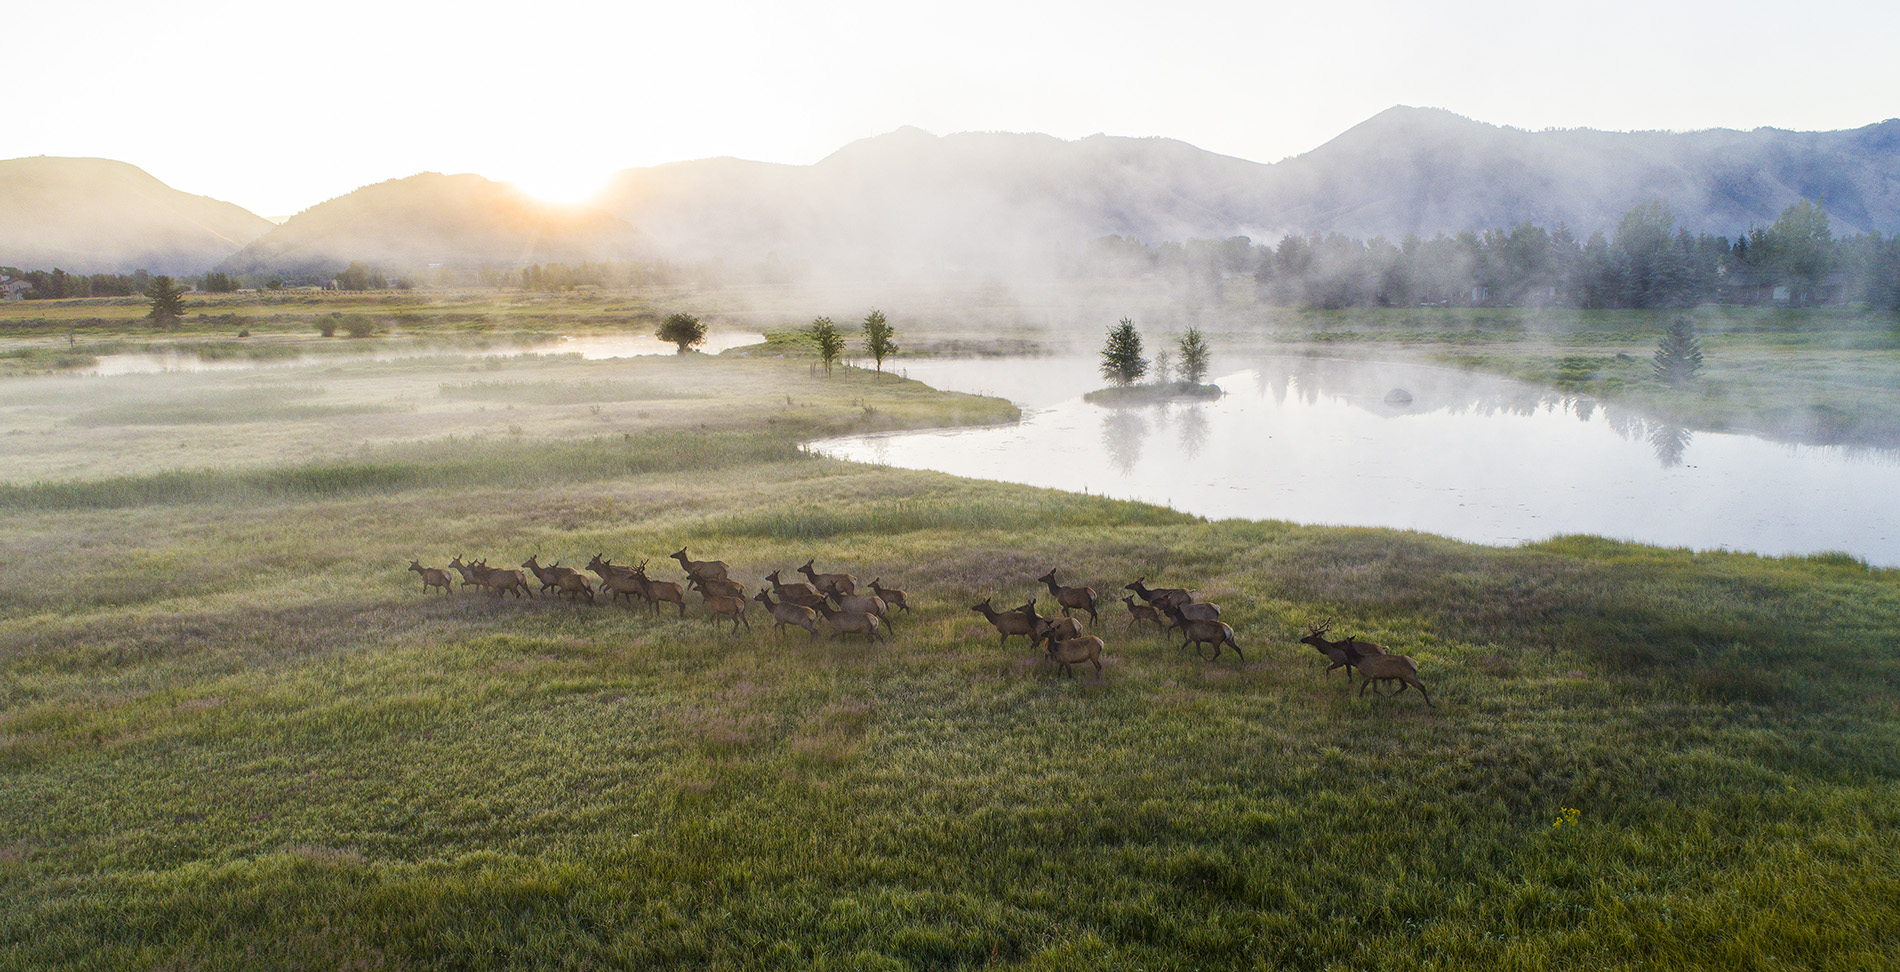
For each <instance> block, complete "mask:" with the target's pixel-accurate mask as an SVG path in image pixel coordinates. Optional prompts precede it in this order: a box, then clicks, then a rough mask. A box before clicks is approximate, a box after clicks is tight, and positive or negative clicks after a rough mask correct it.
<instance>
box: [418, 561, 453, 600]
mask: <svg viewBox="0 0 1900 972" xmlns="http://www.w3.org/2000/svg"><path fill="white" fill-rule="evenodd" d="M409 569H410V570H413V571H415V572H416V573H418V574H421V575H422V593H424V594H427V593H429V588H431V587H440V588H442V593H444V594H453V593H455V580H454V579H453V578H451V577H450V576H449V572H448V571H446V570H443V569H442V568H440V567H424V566H422V562H421V561H419V560H411V561H410V562H409Z"/></svg>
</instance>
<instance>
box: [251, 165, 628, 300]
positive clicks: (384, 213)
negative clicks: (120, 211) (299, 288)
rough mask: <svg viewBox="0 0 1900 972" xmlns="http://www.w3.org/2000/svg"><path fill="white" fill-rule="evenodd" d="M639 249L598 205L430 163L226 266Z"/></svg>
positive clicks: (305, 269)
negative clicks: (543, 197) (559, 199)
mask: <svg viewBox="0 0 1900 972" xmlns="http://www.w3.org/2000/svg"><path fill="white" fill-rule="evenodd" d="M640 252H641V235H640V233H639V232H638V231H636V230H635V229H634V228H633V227H631V226H629V225H627V224H626V222H624V221H622V220H620V219H617V218H615V217H613V216H610V215H608V214H606V213H603V212H600V211H599V210H596V209H591V208H589V207H586V206H559V205H555V204H552V203H545V202H541V201H540V200H537V199H533V198H531V197H529V196H528V195H527V194H525V193H523V192H521V191H520V190H519V189H516V188H514V187H513V186H510V185H508V184H506V183H500V182H491V181H489V180H488V179H484V178H482V177H481V176H478V175H468V174H463V175H443V174H441V173H439V172H424V173H420V174H418V175H413V176H410V177H408V178H406V179H391V180H389V181H388V182H381V183H377V184H376V185H373V186H365V187H363V188H361V189H358V190H356V191H355V192H351V193H348V194H346V195H343V196H339V197H337V198H336V199H332V200H330V201H328V202H325V203H322V204H320V205H317V206H314V207H312V208H310V209H307V210H305V211H303V212H301V213H299V214H297V215H296V216H293V217H291V218H290V219H288V220H286V221H285V222H284V223H283V224H282V225H279V226H275V227H271V228H270V229H269V231H268V232H266V233H263V234H262V235H260V236H259V237H258V238H257V239H256V240H254V241H253V242H251V243H250V244H249V245H248V246H245V247H244V248H243V249H242V250H239V251H238V252H236V253H234V254H231V256H230V257H229V258H228V259H226V260H224V262H222V263H220V264H219V265H218V269H220V270H223V271H225V272H226V273H236V274H246V273H281V274H293V275H306V276H308V275H322V274H327V273H333V272H335V271H336V270H339V269H341V268H342V267H344V266H346V265H347V264H349V263H350V262H351V261H353V260H363V261H365V262H367V263H369V264H371V265H372V266H376V267H379V268H381V269H383V270H386V271H388V272H392V273H401V272H413V271H419V270H423V269H425V268H428V267H431V266H443V267H450V268H458V269H472V268H480V267H516V266H523V265H526V264H532V263H570V264H571V263H583V262H586V261H589V260H626V259H631V258H633V257H635V256H637V255H639V254H640Z"/></svg>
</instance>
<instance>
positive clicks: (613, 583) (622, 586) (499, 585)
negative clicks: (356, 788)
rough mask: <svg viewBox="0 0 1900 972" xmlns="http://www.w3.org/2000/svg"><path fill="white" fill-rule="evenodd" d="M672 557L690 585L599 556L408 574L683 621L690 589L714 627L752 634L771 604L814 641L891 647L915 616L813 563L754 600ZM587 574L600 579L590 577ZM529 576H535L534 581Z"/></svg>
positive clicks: (875, 585) (774, 576) (775, 581)
mask: <svg viewBox="0 0 1900 972" xmlns="http://www.w3.org/2000/svg"><path fill="white" fill-rule="evenodd" d="M671 556H672V558H673V559H674V560H677V561H679V564H680V567H681V568H682V569H683V570H685V571H686V581H685V583H683V584H682V583H680V582H678V581H670V580H655V579H653V578H652V577H649V576H647V562H646V561H644V560H642V561H640V563H638V564H636V565H633V566H628V565H626V564H616V563H614V562H613V561H611V560H608V559H606V557H604V556H602V555H600V554H595V555H594V558H593V559H592V560H590V561H588V562H587V568H586V573H583V572H582V571H580V570H576V569H574V568H572V567H563V566H561V565H560V564H558V563H556V564H551V565H549V566H546V567H543V566H541V563H540V555H539V554H536V555H535V556H533V557H529V558H528V559H527V560H525V561H523V562H522V564H521V567H520V568H519V569H515V568H508V567H490V566H489V565H488V561H487V559H486V558H484V559H482V560H477V561H473V562H469V563H464V562H463V560H462V558H461V556H460V555H457V556H456V557H455V558H453V559H451V560H450V561H449V565H448V567H446V568H442V567H424V566H422V563H421V562H420V561H416V560H411V561H410V562H409V570H411V571H413V572H414V573H417V574H420V575H422V591H423V593H424V594H427V593H429V592H430V591H431V590H432V589H438V588H439V589H440V590H441V591H442V593H444V594H453V593H455V590H456V586H455V577H454V575H451V574H450V573H449V572H450V571H454V572H455V573H456V574H459V575H460V576H461V586H462V587H474V588H477V589H479V590H480V591H481V592H483V593H485V594H488V595H489V596H491V597H495V598H502V597H508V596H511V595H512V596H514V597H517V598H520V597H527V598H533V597H534V596H535V592H536V590H537V587H536V586H534V585H535V584H538V585H539V587H538V590H539V591H540V593H542V594H551V595H552V596H554V597H557V598H559V597H565V598H567V599H568V600H569V601H571V602H573V603H577V604H578V603H579V602H580V601H581V599H582V598H586V599H587V602H588V603H590V604H595V603H599V602H600V600H601V599H602V598H605V599H606V600H607V601H608V602H609V603H612V602H614V601H617V600H620V599H622V598H625V599H626V601H627V603H628V605H629V606H631V605H633V604H634V602H635V600H636V599H638V600H639V601H642V602H644V603H645V604H646V606H647V607H648V609H650V610H651V611H653V612H654V613H658V612H659V611H660V610H661V605H663V604H664V605H670V606H672V607H673V608H674V609H675V610H677V611H678V612H679V613H678V615H677V616H678V617H682V618H683V617H685V616H686V595H687V592H688V591H689V590H690V591H693V592H695V593H697V594H698V595H699V596H700V600H701V603H702V604H703V605H704V606H705V608H706V613H707V615H708V616H709V617H711V618H712V620H713V624H714V625H715V626H718V625H719V624H721V623H724V622H727V621H730V622H731V623H732V630H733V631H734V632H735V633H736V632H737V631H738V630H739V628H740V627H741V626H744V627H745V629H746V630H748V631H750V630H752V621H751V620H750V619H749V618H747V617H746V607H747V605H748V604H751V603H752V602H754V601H756V602H758V603H760V604H763V605H765V611H766V613H767V614H770V615H771V617H772V630H773V631H774V632H775V633H777V634H781V635H782V634H784V633H785V628H786V626H787V625H790V626H792V627H796V628H803V629H805V630H806V631H807V632H809V633H810V635H811V637H812V638H813V639H816V638H817V637H818V629H819V627H820V626H821V625H822V626H825V627H828V628H830V629H831V632H832V636H833V637H834V638H835V637H843V636H844V635H847V634H855V635H862V636H864V638H865V640H867V641H880V642H882V641H888V638H887V636H886V634H887V632H888V631H889V630H890V628H891V617H890V615H891V611H892V610H901V611H908V610H910V605H909V604H907V603H906V602H905V598H904V592H903V591H902V590H899V589H897V588H894V587H885V586H883V578H881V577H880V578H876V579H874V580H872V581H871V583H870V584H869V585H868V590H869V591H870V593H868V594H867V593H863V592H860V591H859V590H858V580H857V578H855V577H853V576H851V575H850V574H820V573H818V572H817V571H816V570H815V569H814V563H815V562H814V561H811V560H807V561H805V565H804V566H803V567H800V568H798V571H799V573H802V574H804V575H805V578H806V579H805V580H803V581H793V582H792V583H789V584H787V583H784V582H782V581H781V579H780V577H779V575H780V573H781V572H780V571H776V570H775V571H773V572H771V573H769V574H767V575H765V579H766V581H767V582H769V583H770V584H771V586H770V587H769V588H767V587H761V588H759V591H758V593H756V594H753V595H751V596H750V597H748V596H747V594H746V587H745V585H744V584H741V583H739V582H738V581H735V580H732V579H731V577H729V576H728V572H729V568H728V567H727V566H726V564H725V563H724V562H723V561H718V560H693V559H691V558H689V557H688V556H687V555H686V549H685V548H684V547H682V548H680V549H679V551H678V552H676V553H674V554H672V555H671ZM524 571H525V572H526V573H523V572H524ZM588 573H592V574H593V575H594V577H593V578H589V577H588V576H587V574H588ZM529 577H533V578H534V580H533V582H530V581H529V579H528V578H529ZM774 598H777V600H774Z"/></svg>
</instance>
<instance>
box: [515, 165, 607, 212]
mask: <svg viewBox="0 0 1900 972" xmlns="http://www.w3.org/2000/svg"><path fill="white" fill-rule="evenodd" d="M607 178H608V177H607V175H606V174H605V173H602V172H598V171H583V170H575V169H569V168H560V167H550V168H548V169H547V170H545V171H541V172H517V173H514V174H512V175H511V176H510V177H508V178H507V179H505V180H503V181H505V182H507V183H508V184H509V185H512V186H514V187H515V188H516V189H519V190H521V191H522V192H524V193H527V194H528V195H530V196H532V197H534V198H535V199H538V200H540V201H541V202H545V203H553V204H555V205H559V206H576V205H581V204H584V203H586V202H588V201H589V200H591V199H593V198H594V197H595V196H597V195H599V194H600V191H601V190H602V189H605V188H607Z"/></svg>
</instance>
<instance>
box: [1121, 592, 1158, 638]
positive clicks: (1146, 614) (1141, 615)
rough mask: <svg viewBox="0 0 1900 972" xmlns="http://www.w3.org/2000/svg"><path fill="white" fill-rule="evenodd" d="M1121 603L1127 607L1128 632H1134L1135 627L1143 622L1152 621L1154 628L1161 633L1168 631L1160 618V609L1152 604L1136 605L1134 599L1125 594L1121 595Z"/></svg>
mask: <svg viewBox="0 0 1900 972" xmlns="http://www.w3.org/2000/svg"><path fill="white" fill-rule="evenodd" d="M1122 603H1123V604H1126V605H1128V630H1130V631H1133V630H1135V625H1137V624H1140V623H1141V622H1143V621H1153V622H1154V623H1155V627H1157V628H1160V629H1161V630H1163V631H1166V630H1167V629H1168V623H1167V622H1166V621H1164V620H1162V618H1161V609H1160V608H1158V607H1155V606H1154V605H1152V604H1136V603H1135V599H1134V598H1132V597H1129V596H1128V595H1126V594H1123V595H1122Z"/></svg>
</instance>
